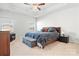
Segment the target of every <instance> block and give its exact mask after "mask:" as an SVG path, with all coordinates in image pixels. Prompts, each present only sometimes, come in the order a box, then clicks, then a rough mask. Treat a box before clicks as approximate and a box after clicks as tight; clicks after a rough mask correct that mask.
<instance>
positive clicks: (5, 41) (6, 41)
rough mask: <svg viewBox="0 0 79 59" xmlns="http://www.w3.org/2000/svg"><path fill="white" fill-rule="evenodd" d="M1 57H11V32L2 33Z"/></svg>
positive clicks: (0, 33)
mask: <svg viewBox="0 0 79 59" xmlns="http://www.w3.org/2000/svg"><path fill="white" fill-rule="evenodd" d="M0 56H10V32H8V31H0Z"/></svg>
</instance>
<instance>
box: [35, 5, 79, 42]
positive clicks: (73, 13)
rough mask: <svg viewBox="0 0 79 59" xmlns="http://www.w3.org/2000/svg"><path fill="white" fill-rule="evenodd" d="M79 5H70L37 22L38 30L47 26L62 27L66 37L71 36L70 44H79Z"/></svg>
mask: <svg viewBox="0 0 79 59" xmlns="http://www.w3.org/2000/svg"><path fill="white" fill-rule="evenodd" d="M78 25H79V4H77V5H76V4H75V5H74V4H73V5H68V6H66V7H64V8H61V9H59V10H57V11H55V12H50V13H49V14H48V15H45V16H44V17H42V18H40V19H39V20H38V22H37V30H40V29H41V28H42V27H45V26H48V27H49V26H57V27H61V28H62V31H64V33H65V34H66V35H69V37H70V42H76V43H79V32H78V30H79V26H78Z"/></svg>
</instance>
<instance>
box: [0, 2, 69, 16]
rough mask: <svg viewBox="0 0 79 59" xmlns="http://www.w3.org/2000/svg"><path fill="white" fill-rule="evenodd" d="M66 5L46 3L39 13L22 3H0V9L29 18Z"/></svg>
mask: <svg viewBox="0 0 79 59" xmlns="http://www.w3.org/2000/svg"><path fill="white" fill-rule="evenodd" d="M67 5H68V4H66V3H46V5H45V6H43V7H42V8H41V11H38V12H34V11H33V10H32V6H31V5H25V4H24V3H0V9H2V10H8V11H11V12H16V13H22V14H25V15H29V16H31V17H41V16H43V15H46V14H48V13H50V12H53V11H55V10H57V9H59V8H62V7H65V6H67Z"/></svg>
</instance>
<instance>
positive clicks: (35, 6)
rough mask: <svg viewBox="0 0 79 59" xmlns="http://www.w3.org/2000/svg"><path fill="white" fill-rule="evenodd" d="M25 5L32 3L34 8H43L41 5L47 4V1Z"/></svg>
mask: <svg viewBox="0 0 79 59" xmlns="http://www.w3.org/2000/svg"><path fill="white" fill-rule="evenodd" d="M24 4H25V5H32V8H33V9H38V10H39V11H40V10H41V7H42V6H44V5H45V3H24Z"/></svg>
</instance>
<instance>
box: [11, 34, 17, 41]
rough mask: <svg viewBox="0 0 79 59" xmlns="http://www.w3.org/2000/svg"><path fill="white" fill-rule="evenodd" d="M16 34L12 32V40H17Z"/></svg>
mask: <svg viewBox="0 0 79 59" xmlns="http://www.w3.org/2000/svg"><path fill="white" fill-rule="evenodd" d="M15 38H16V34H15V33H10V42H11V41H13V40H15Z"/></svg>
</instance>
